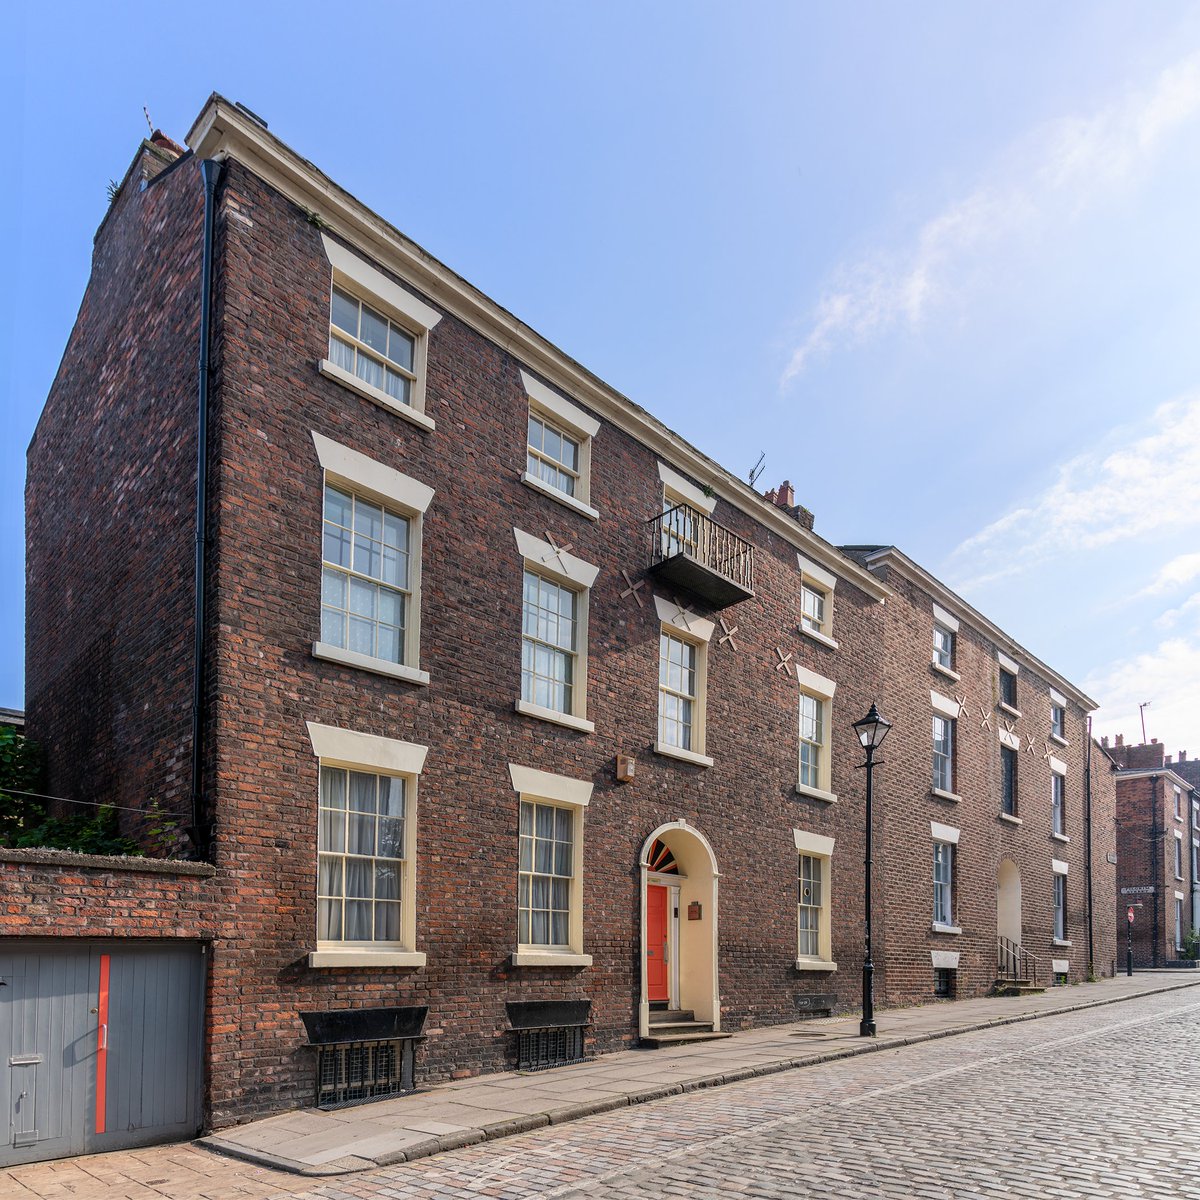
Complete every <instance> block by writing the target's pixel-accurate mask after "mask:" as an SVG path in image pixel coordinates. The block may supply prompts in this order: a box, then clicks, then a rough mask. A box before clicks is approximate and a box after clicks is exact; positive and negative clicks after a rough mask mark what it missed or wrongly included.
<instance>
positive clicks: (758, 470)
mask: <svg viewBox="0 0 1200 1200" xmlns="http://www.w3.org/2000/svg"><path fill="white" fill-rule="evenodd" d="M766 457H767V452H766V451H765V450H764V451H762V452H761V453H760V454H759V456H758V462H756V463H755V464H754V466H753V467H751V468H750V486H751V487H753V486H754V485H755V484H756V483H757V482H758V477H759V476H760V475H761V474H762V473H763V469H764V468H763V460H764V459H765V458H766Z"/></svg>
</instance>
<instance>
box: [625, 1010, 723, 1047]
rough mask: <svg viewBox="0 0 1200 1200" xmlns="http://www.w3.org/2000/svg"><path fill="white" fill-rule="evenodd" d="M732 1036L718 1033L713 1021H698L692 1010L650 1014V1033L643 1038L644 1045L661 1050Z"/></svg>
mask: <svg viewBox="0 0 1200 1200" xmlns="http://www.w3.org/2000/svg"><path fill="white" fill-rule="evenodd" d="M732 1036H733V1034H731V1033H717V1032H716V1031H715V1030H714V1029H713V1026H712V1022H711V1021H697V1020H696V1014H695V1013H694V1012H693V1011H692V1010H691V1009H682V1008H676V1009H658V1010H656V1011H654V1012H652V1013H651V1014H650V1033H649V1035H648V1036H647V1037H644V1038H642V1045H643V1046H649V1047H650V1048H651V1049H652V1050H659V1049H662V1048H663V1047H665V1046H683V1045H686V1044H687V1043H688V1042H715V1041H719V1040H720V1039H722V1038H727V1037H732Z"/></svg>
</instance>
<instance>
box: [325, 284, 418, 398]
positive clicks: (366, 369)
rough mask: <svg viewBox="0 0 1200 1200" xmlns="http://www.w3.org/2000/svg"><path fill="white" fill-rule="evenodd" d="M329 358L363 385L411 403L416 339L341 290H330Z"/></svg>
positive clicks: (414, 380) (414, 376) (414, 375)
mask: <svg viewBox="0 0 1200 1200" xmlns="http://www.w3.org/2000/svg"><path fill="white" fill-rule="evenodd" d="M329 325H330V329H329V359H330V361H331V362H332V363H333V364H334V365H335V366H338V367H341V368H342V370H343V371H348V372H349V373H350V374H351V375H355V376H357V377H358V378H359V379H361V380H362V381H363V382H364V383H366V384H369V385H370V386H371V387H374V388H378V389H379V390H380V391H383V392H387V394H388V395H389V396H391V397H392V399H393V400H397V401H399V402H400V403H401V404H409V405H411V404H412V389H413V384H414V383H415V382H416V378H417V376H416V347H417V339H416V338H415V337H414V336H413V335H412V334H411V333H409V331H408V330H407V329H403V328H401V327H400V326H399V325H397V324H396V323H395V322H394V321H390V320H389V319H388V318H387V317H385V316H384V315H383V314H382V313H380V312H376V311H375V309H373V308H371V306H370V305H368V304H364V303H363V302H362V301H361V300H359V299H358V298H357V297H356V296H352V295H351V294H350V293H349V292H347V291H344V290H343V289H342V288H339V287H335V288H334V289H333V304H332V308H331V313H330V318H329Z"/></svg>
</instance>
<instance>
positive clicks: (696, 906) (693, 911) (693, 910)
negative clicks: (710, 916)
mask: <svg viewBox="0 0 1200 1200" xmlns="http://www.w3.org/2000/svg"><path fill="white" fill-rule="evenodd" d="M687 912H688V920H689V921H699V920H701V919H702V918H703V916H704V910H703V909H702V908H701V907H700V901H699V900H693V901H692V902H691V903H690V904H689V905H688V909H687Z"/></svg>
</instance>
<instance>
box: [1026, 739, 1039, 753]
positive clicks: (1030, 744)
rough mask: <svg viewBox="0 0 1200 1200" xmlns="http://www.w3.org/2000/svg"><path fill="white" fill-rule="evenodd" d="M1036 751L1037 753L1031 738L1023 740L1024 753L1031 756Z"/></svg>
mask: <svg viewBox="0 0 1200 1200" xmlns="http://www.w3.org/2000/svg"><path fill="white" fill-rule="evenodd" d="M1036 751H1037V747H1036V746H1035V745H1034V744H1033V738H1031V737H1027V738H1026V739H1025V753H1026V754H1033V753H1035V752H1036Z"/></svg>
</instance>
